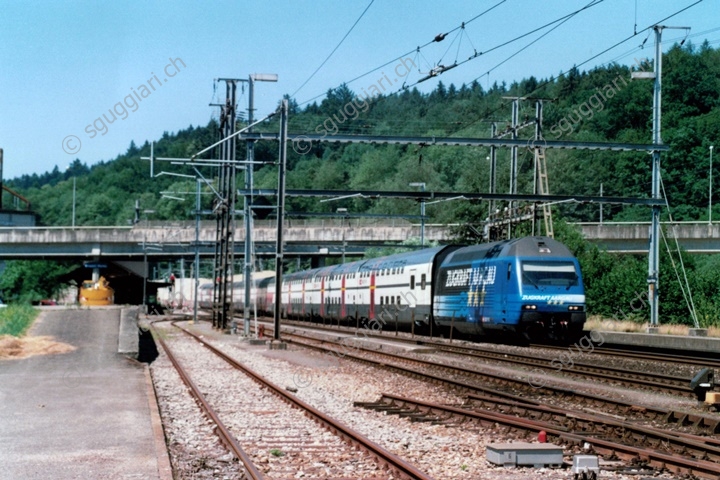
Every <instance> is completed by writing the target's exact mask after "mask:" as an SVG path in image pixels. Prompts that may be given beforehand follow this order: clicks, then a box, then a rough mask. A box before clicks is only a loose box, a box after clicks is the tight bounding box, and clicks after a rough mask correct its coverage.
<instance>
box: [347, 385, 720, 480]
mask: <svg viewBox="0 0 720 480" xmlns="http://www.w3.org/2000/svg"><path fill="white" fill-rule="evenodd" d="M482 401H483V405H484V406H487V405H489V404H490V405H493V404H494V405H495V406H496V407H500V406H503V407H504V408H507V407H509V406H511V407H513V408H517V409H519V411H520V412H523V413H525V414H528V413H532V412H534V414H535V415H537V416H538V417H539V418H541V419H537V418H532V419H526V418H519V417H517V416H515V415H513V414H507V413H499V412H497V411H490V410H486V409H483V408H478V407H477V405H476V406H475V407H473V406H472V405H462V406H448V405H439V404H434V403H428V402H422V401H418V400H413V399H409V398H404V397H400V396H396V395H387V394H386V395H383V396H382V397H381V398H380V399H379V400H378V401H377V402H371V403H356V406H360V407H364V408H370V409H373V410H379V411H383V412H386V413H388V414H397V415H400V416H403V417H406V418H408V419H410V420H411V421H429V422H434V423H439V424H444V425H453V424H456V425H460V424H462V425H463V428H467V426H466V423H465V422H467V421H468V420H469V421H472V422H476V423H477V424H479V425H481V426H483V427H484V428H497V426H498V425H500V426H502V427H504V428H509V429H511V430H513V431H517V432H521V433H525V434H528V433H529V434H532V435H537V434H539V433H540V432H541V431H544V432H545V433H546V434H547V438H548V439H549V440H553V441H555V442H558V443H565V444H571V445H576V446H581V445H585V444H590V445H591V446H592V447H593V449H594V450H595V451H596V452H598V453H600V454H602V455H607V456H618V457H620V458H622V459H623V460H625V461H628V462H630V461H634V462H644V463H647V464H648V465H650V466H652V467H655V468H658V469H668V470H670V471H671V472H674V473H676V474H692V475H695V476H697V477H699V478H708V479H716V478H718V477H720V464H718V463H716V462H713V461H708V460H707V458H712V459H714V460H717V458H718V457H717V451H718V449H717V446H716V445H715V444H708V443H702V442H700V441H698V440H694V439H689V438H682V437H680V436H676V435H675V434H673V433H669V432H662V431H659V430H657V429H642V428H639V427H635V426H632V425H627V424H619V423H618V422H613V421H611V420H607V419H601V418H600V417H595V418H593V417H590V416H587V415H584V414H576V415H577V416H576V418H577V419H578V420H582V421H583V422H586V423H582V424H581V423H580V422H578V423H572V420H570V421H568V419H572V417H569V416H568V415H570V412H566V411H562V410H558V409H548V408H543V407H539V406H531V405H529V404H524V405H523V404H519V405H515V404H513V403H509V402H505V401H497V400H493V399H482ZM513 413H515V412H513ZM547 419H552V421H546V420H547ZM559 419H565V420H564V421H560V420H559ZM588 425H591V428H590V429H589V430H586V431H582V432H578V431H577V429H578V428H580V429H582V428H587V427H588ZM618 425H620V427H621V428H620V429H618ZM618 438H620V439H622V441H618ZM630 442H632V443H634V445H630V444H628V443H630ZM646 443H650V444H651V447H652V448H648V447H646V446H644V444H646ZM660 450H665V451H660ZM688 452H691V453H690V454H691V455H694V456H695V457H696V458H688V456H689V455H688Z"/></svg>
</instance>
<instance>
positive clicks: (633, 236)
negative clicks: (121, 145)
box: [0, 219, 720, 261]
mask: <svg viewBox="0 0 720 480" xmlns="http://www.w3.org/2000/svg"><path fill="white" fill-rule="evenodd" d="M578 226H579V228H580V229H581V231H582V233H583V235H584V236H585V237H586V238H588V239H589V240H591V241H594V242H597V243H598V244H600V245H601V246H602V247H604V248H606V249H607V250H608V251H612V252H618V253H636V254H643V253H647V250H648V232H649V222H648V223H647V224H644V223H603V224H599V223H581V224H578ZM663 228H664V230H665V232H666V236H667V238H668V240H672V241H673V242H674V240H673V239H674V238H677V239H678V241H679V243H680V245H681V246H682V247H683V248H685V249H686V250H687V251H688V252H690V253H717V252H720V224H712V225H710V224H708V223H707V222H705V223H699V222H693V223H677V224H674V225H669V224H664V225H663ZM450 232H451V227H450V226H447V225H426V227H425V238H426V239H427V240H428V241H430V240H437V241H440V242H449V241H450V240H451V235H450ZM195 235H196V232H195V223H194V222H164V223H142V224H138V225H135V226H133V227H76V228H70V227H13V228H0V259H6V260H7V259H29V258H46V259H52V258H66V259H78V260H84V259H92V260H96V259H105V260H112V261H140V260H143V259H144V258H145V257H147V258H148V259H149V260H161V259H171V258H178V257H188V258H189V257H191V256H193V255H194V253H195V245H196V241H195ZM244 235H245V232H244V229H243V228H238V229H237V230H236V232H235V238H236V239H238V240H237V241H236V242H235V251H236V252H237V254H238V255H242V251H243V247H244V245H243V239H244ZM419 236H420V225H418V224H412V223H410V222H407V221H403V220H393V221H390V220H383V221H367V220H365V219H358V220H352V219H345V220H341V219H332V220H288V221H287V223H286V229H285V233H284V239H285V243H286V252H287V254H288V255H290V256H297V255H302V256H339V255H342V254H343V251H344V252H345V254H346V255H348V256H352V255H359V254H362V252H364V251H365V249H367V248H372V247H381V246H389V245H397V244H398V243H400V242H402V241H404V240H407V239H408V238H410V237H419ZM199 238H200V241H199V250H200V254H201V256H203V257H210V256H212V255H213V254H214V251H215V222H213V221H206V222H202V223H201V228H200V236H199ZM274 248H275V225H274V222H256V225H255V250H256V252H257V254H258V255H269V256H272V255H274Z"/></svg>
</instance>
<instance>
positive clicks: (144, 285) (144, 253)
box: [142, 240, 148, 315]
mask: <svg viewBox="0 0 720 480" xmlns="http://www.w3.org/2000/svg"><path fill="white" fill-rule="evenodd" d="M147 267H148V265H147V245H145V240H143V303H142V307H143V313H144V314H146V315H147V313H148V311H147V302H146V301H145V300H146V299H147V277H148V269H147Z"/></svg>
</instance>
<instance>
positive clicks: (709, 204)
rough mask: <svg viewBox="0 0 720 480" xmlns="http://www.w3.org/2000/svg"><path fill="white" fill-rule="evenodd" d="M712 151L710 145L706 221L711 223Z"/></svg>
mask: <svg viewBox="0 0 720 480" xmlns="http://www.w3.org/2000/svg"><path fill="white" fill-rule="evenodd" d="M712 152H713V146H712V145H710V176H709V182H708V183H709V185H710V187H709V188H710V191H709V192H708V223H709V224H710V225H712Z"/></svg>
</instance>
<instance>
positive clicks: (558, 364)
mask: <svg viewBox="0 0 720 480" xmlns="http://www.w3.org/2000/svg"><path fill="white" fill-rule="evenodd" d="M299 324H301V325H302V327H303V328H311V329H315V330H321V331H333V332H337V331H338V329H337V328H330V329H328V328H322V327H319V326H317V325H309V326H308V325H306V322H299ZM348 333H355V330H354V329H349V330H348ZM362 335H363V336H368V337H374V338H388V335H387V334H379V333H374V332H372V331H369V330H367V329H364V330H363V331H362ZM392 340H393V341H397V342H402V343H408V344H412V345H425V346H431V347H433V348H435V349H436V350H438V351H441V352H445V353H452V354H457V355H464V356H470V357H473V358H478V359H485V360H492V361H499V362H504V363H511V364H516V365H523V366H526V367H531V368H533V369H539V370H540V371H547V372H566V373H568V374H571V375H575V376H581V377H583V378H592V379H594V380H595V379H597V380H602V381H604V382H608V383H615V384H620V385H625V386H629V387H632V388H637V387H642V388H645V389H647V390H652V391H663V392H666V393H670V394H673V395H682V396H685V397H690V398H695V393H694V392H693V391H692V390H691V389H690V378H685V377H678V376H672V375H663V374H656V373H647V372H641V371H637V370H628V369H621V368H615V367H609V366H596V365H593V364H591V363H586V362H579V361H576V360H575V359H574V358H573V356H572V355H567V356H566V357H567V359H568V360H567V361H565V359H564V358H563V359H562V360H561V358H560V356H558V357H557V358H548V357H547V356H546V355H542V356H540V357H539V356H538V355H537V354H535V355H533V354H519V353H507V352H498V351H496V350H491V349H486V348H482V347H480V346H475V345H462V346H461V345H453V344H451V343H447V342H441V341H433V340H426V339H409V338H405V337H398V336H393V337H392ZM543 348H546V347H544V346H543ZM556 349H557V350H558V351H560V352H563V353H567V352H568V348H562V347H556ZM628 358H635V359H640V360H653V361H660V359H661V357H660V356H658V355H654V356H650V357H644V356H642V355H639V354H638V355H637V356H635V357H628ZM695 360H697V361H699V360H701V359H695ZM698 364H700V363H698ZM704 366H708V365H704ZM534 377H535V376H534V375H531V376H529V380H530V382H531V383H534V384H535V385H537V386H541V385H540V384H538V383H536V382H533V378H534Z"/></svg>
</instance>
